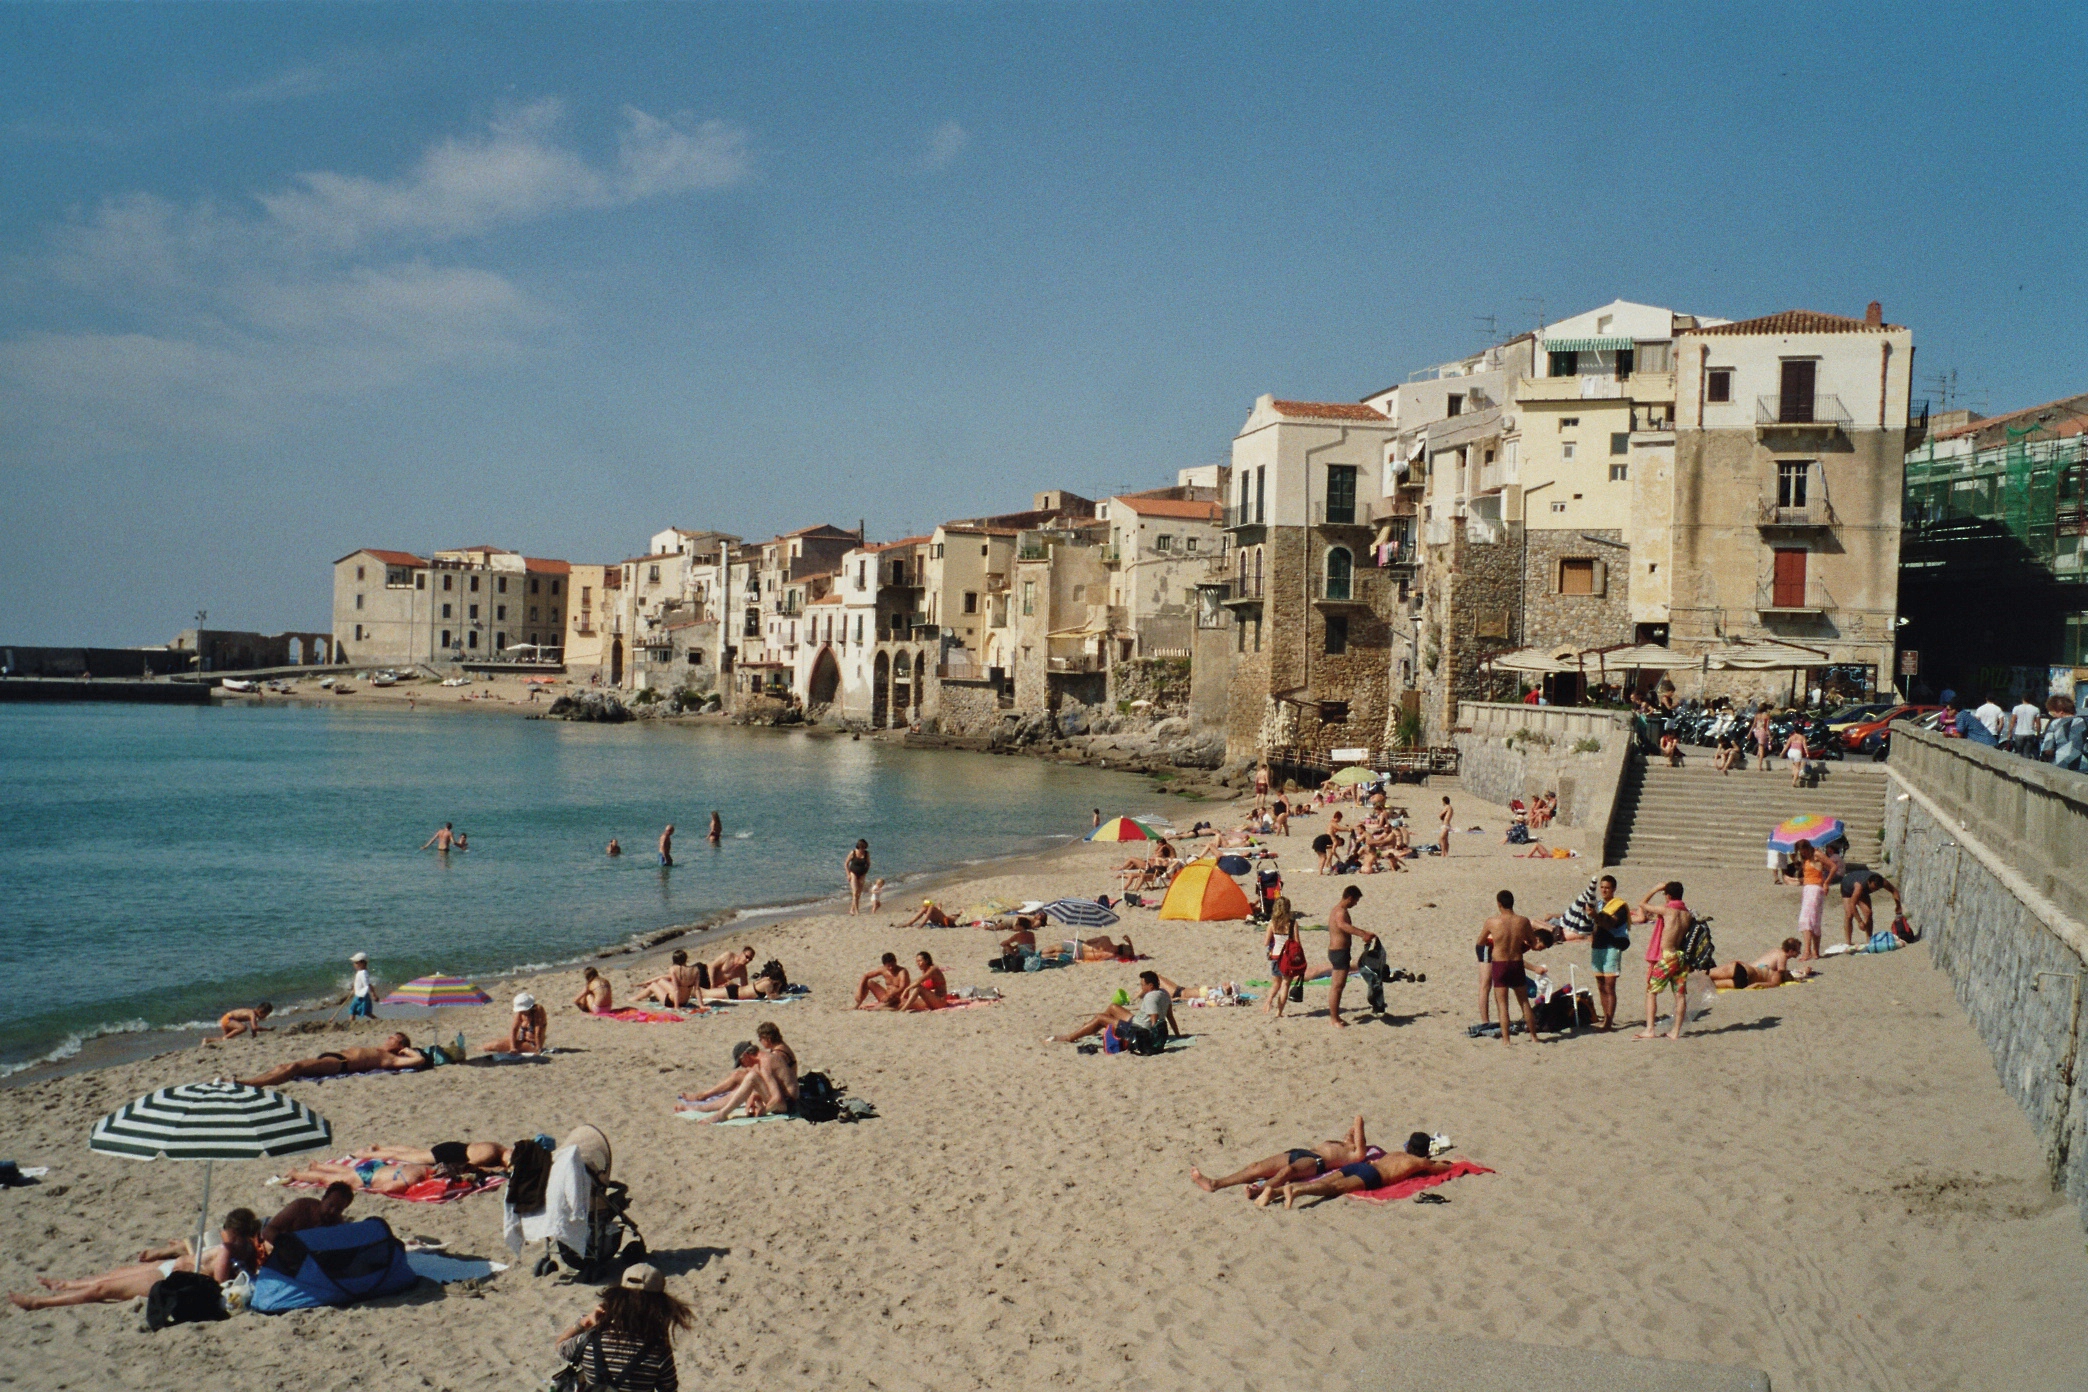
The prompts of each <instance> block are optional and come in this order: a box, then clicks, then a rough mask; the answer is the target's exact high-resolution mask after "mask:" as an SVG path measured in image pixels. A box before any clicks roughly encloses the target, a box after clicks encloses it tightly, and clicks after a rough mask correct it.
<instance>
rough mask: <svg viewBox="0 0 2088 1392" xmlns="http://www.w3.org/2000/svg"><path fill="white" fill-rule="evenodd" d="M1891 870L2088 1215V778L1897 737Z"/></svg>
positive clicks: (2057, 1170)
mask: <svg viewBox="0 0 2088 1392" xmlns="http://www.w3.org/2000/svg"><path fill="white" fill-rule="evenodd" d="M1888 772H1890V774H1891V775H1892V778H1893V786H1894V788H1895V790H1896V795H1895V796H1893V797H1891V798H1889V799H1888V801H1887V803H1886V813H1885V845H1886V850H1887V854H1888V856H1889V864H1888V867H1887V873H1888V874H1890V875H1891V877H1892V879H1893V881H1894V882H1895V883H1896V884H1898V886H1899V887H1900V891H1901V893H1902V895H1904V896H1905V900H1906V904H1907V910H1908V914H1909V916H1910V918H1911V919H1912V920H1913V922H1914V924H1915V925H1916V926H1917V927H1918V928H1920V929H1921V930H1922V931H1923V933H1924V935H1925V940H1926V942H1927V945H1928V950H1929V958H1930V961H1931V962H1932V963H1933V964H1934V965H1935V966H1936V967H1937V968H1938V969H1939V970H1941V971H1943V972H1944V973H1946V974H1947V975H1948V976H1949V977H1950V979H1951V983H1952V985H1953V986H1954V988H1955V989H1956V993H1957V998H1958V1003H1959V1004H1960V1005H1961V1006H1963V1007H1964V1010H1965V1014H1966V1015H1967V1016H1968V1017H1969V1018H1970V1019H1971V1021H1972V1025H1973V1028H1975V1029H1976V1030H1978V1031H1979V1034H1980V1037H1981V1038H1982V1039H1984V1040H1985V1041H1986V1045H1987V1048H1988V1050H1989V1051H1990V1052H1991V1053H1992V1054H1993V1057H1994V1071H1995V1072H1996V1073H1998V1074H1999V1075H2000V1078H2001V1084H2002V1086H2003V1087H2004V1088H2006V1089H2007V1090H2008V1094H2009V1095H2010V1096H2011V1097H2013V1098H2014V1099H2015V1100H2016V1104H2017V1105H2018V1106H2020V1107H2021V1108H2022V1109H2023V1113H2024V1115H2025V1116H2027V1117H2028V1118H2029V1120H2030V1124H2031V1126H2032V1127H2033V1128H2034V1129H2035V1131H2036V1133H2037V1135H2038V1138H2039V1139H2040V1140H2041V1141H2042V1142H2043V1143H2044V1146H2045V1155H2046V1162H2047V1164H2048V1165H2049V1167H2050V1170H2051V1174H2052V1179H2053V1182H2054V1184H2055V1185H2057V1186H2059V1187H2060V1188H2062V1189H2064V1191H2065V1192H2066V1194H2067V1196H2068V1197H2070V1198H2071V1199H2073V1201H2074V1202H2075V1204H2076V1205H2078V1206H2080V1207H2081V1210H2082V1215H2083V1220H2084V1222H2088V1077H2084V1076H2082V1075H2083V1073H2084V1072H2088V1070H2084V1068H2083V1065H2084V1063H2088V1059H2084V1057H2083V1054H2084V1052H2088V1051H2084V1049H2083V1047H2082V1045H2083V1040H2082V1035H2083V1032H2084V1027H2088V1020H2084V1018H2083V1015H2084V1011H2083V1006H2082V992H2083V990H2084V989H2088V981H2084V980H2083V979H2082V974H2083V973H2084V972H2088V923H2084V921H2083V920H2084V917H2088V776H2084V775H2082V774H2077V773H2067V772H2064V771H2061V770H2059V769H2055V768H2052V767H2050V766H2049V765H2044V764H2035V763H2032V762H2030V761H2029V760H2026V759H2019V758H2015V757H2014V756H2011V755H2007V754H2002V753H1999V752H1997V751H1994V750H1990V749H1986V748H1983V747H1980V746H1977V745H1973V744H1971V743H1970V742H1969V741H1964V740H1945V739H1939V738H1937V737H1935V736H1933V735H1928V734H1925V733H1922V732H1919V731H1914V730H1903V731H1900V732H1897V733H1895V734H1894V735H1893V737H1892V762H1891V764H1890V766H1889V768H1888Z"/></svg>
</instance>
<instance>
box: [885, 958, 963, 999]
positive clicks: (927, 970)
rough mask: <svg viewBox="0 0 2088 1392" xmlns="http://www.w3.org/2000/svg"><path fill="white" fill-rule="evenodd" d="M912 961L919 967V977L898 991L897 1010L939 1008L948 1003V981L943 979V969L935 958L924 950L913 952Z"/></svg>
mask: <svg viewBox="0 0 2088 1392" xmlns="http://www.w3.org/2000/svg"><path fill="white" fill-rule="evenodd" d="M914 963H915V965H917V966H919V967H920V969H921V975H920V979H919V980H917V981H915V982H914V983H913V985H911V986H908V987H907V988H906V989H905V990H903V991H901V992H900V993H899V1003H898V1005H897V1006H896V1007H894V1008H895V1009H899V1010H940V1009H942V1008H943V1007H944V1006H945V1005H947V1004H949V1002H950V996H949V990H950V986H949V982H947V981H945V980H944V979H943V969H942V968H941V967H938V966H937V965H935V959H934V958H933V957H930V956H929V955H928V954H927V953H925V952H916V953H915V954H914Z"/></svg>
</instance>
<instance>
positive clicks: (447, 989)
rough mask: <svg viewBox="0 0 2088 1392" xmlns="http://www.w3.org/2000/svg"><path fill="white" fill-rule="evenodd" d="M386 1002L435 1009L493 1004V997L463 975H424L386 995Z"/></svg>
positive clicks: (387, 1003)
mask: <svg viewBox="0 0 2088 1392" xmlns="http://www.w3.org/2000/svg"><path fill="white" fill-rule="evenodd" d="M384 1003H385V1004H386V1005H424V1006H426V1007H428V1008H429V1009H430V1010H435V1009H439V1008H440V1007H442V1006H445V1005H491V1004H492V1003H493V997H491V996H489V995H487V994H486V993H485V992H484V991H481V990H480V989H479V988H478V987H476V986H474V985H472V984H471V983H470V982H469V981H466V980H465V979H464V978H463V977H461V976H423V977H421V978H420V979H418V980H416V981H409V982H407V983H406V984H405V985H404V986H401V987H400V988H399V989H398V990H396V991H394V992H392V993H391V994H390V995H388V996H386V997H385V998H384Z"/></svg>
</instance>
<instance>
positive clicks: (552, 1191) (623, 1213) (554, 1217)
mask: <svg viewBox="0 0 2088 1392" xmlns="http://www.w3.org/2000/svg"><path fill="white" fill-rule="evenodd" d="M613 1166H614V1157H613V1156H612V1154H611V1152H610V1148H609V1138H608V1137H607V1136H606V1135H604V1134H603V1133H602V1130H601V1128H600V1127H598V1126H580V1127H576V1128H574V1130H572V1131H571V1132H569V1133H567V1135H566V1137H565V1139H564V1140H563V1141H561V1142H560V1143H559V1146H558V1149H557V1150H555V1151H552V1152H550V1153H549V1154H546V1153H545V1151H544V1148H543V1146H541V1145H540V1144H538V1143H537V1142H535V1141H533V1140H532V1141H518V1142H517V1143H516V1145H515V1156H514V1177H513V1179H512V1180H510V1181H509V1184H508V1186H507V1193H506V1200H505V1204H506V1213H505V1222H506V1229H507V1241H508V1246H509V1247H510V1248H511V1249H513V1250H514V1252H515V1253H516V1255H518V1256H519V1255H520V1254H521V1251H522V1245H523V1243H524V1242H525V1241H536V1240H539V1239H541V1240H542V1242H543V1244H544V1254H543V1255H542V1256H541V1257H539V1258H538V1259H537V1262H536V1266H535V1267H534V1273H535V1274H536V1275H538V1276H548V1275H550V1274H551V1273H553V1272H555V1271H557V1270H558V1269H559V1267H560V1266H561V1265H563V1266H564V1267H566V1268H567V1269H568V1270H570V1271H572V1272H573V1273H574V1274H575V1275H576V1276H577V1277H578V1278H579V1279H580V1280H581V1281H583V1282H585V1283H586V1284H588V1285H605V1284H607V1283H608V1282H609V1281H611V1280H613V1279H614V1278H615V1276H616V1274H617V1272H618V1271H619V1270H620V1269H621V1268H622V1267H623V1266H624V1265H627V1264H629V1263H631V1262H634V1261H640V1260H642V1259H643V1258H644V1256H645V1237H644V1234H642V1233H640V1232H639V1231H638V1224H637V1223H636V1222H635V1221H633V1219H632V1218H631V1193H630V1188H629V1186H627V1185H625V1184H624V1183H622V1182H621V1181H620V1180H617V1179H615V1178H613V1177H612V1169H613ZM627 1232H628V1233H629V1235H630V1241H629V1242H628V1243H627V1242H625V1240H624V1237H625V1234H626V1233H627Z"/></svg>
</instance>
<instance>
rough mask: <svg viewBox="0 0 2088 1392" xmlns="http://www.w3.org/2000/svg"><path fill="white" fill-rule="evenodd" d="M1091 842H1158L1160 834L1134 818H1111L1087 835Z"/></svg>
mask: <svg viewBox="0 0 2088 1392" xmlns="http://www.w3.org/2000/svg"><path fill="white" fill-rule="evenodd" d="M1087 839H1088V840H1090V841H1158V840H1159V839H1160V833H1159V832H1157V831H1155V830H1153V829H1152V828H1151V827H1149V826H1147V825H1146V824H1145V823H1144V822H1141V821H1139V820H1137V819H1136V818H1134V817H1111V818H1110V819H1109V820H1108V821H1106V822H1104V823H1102V825H1100V826H1098V827H1096V828H1095V829H1094V830H1093V831H1091V832H1089V833H1088V834H1087Z"/></svg>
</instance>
